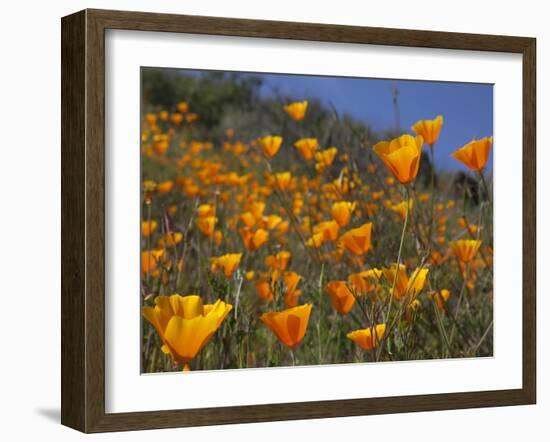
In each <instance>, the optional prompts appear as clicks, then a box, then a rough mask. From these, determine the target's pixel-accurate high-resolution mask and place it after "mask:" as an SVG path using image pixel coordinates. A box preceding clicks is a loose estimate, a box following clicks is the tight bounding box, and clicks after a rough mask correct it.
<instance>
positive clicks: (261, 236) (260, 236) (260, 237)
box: [239, 227, 269, 252]
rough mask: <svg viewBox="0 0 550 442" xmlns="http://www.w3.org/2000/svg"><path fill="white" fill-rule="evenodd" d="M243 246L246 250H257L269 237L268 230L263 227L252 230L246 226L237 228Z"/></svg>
mask: <svg viewBox="0 0 550 442" xmlns="http://www.w3.org/2000/svg"><path fill="white" fill-rule="evenodd" d="M239 233H240V235H241V238H242V240H243V243H244V246H245V247H246V249H247V250H248V251H251V252H253V251H255V250H258V249H259V248H260V247H261V246H263V245H264V244H265V243H266V242H267V240H268V239H269V232H268V231H267V230H264V229H258V230H256V231H253V230H252V229H250V228H248V227H243V228H242V229H241V230H239Z"/></svg>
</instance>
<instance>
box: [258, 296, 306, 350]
mask: <svg viewBox="0 0 550 442" xmlns="http://www.w3.org/2000/svg"><path fill="white" fill-rule="evenodd" d="M311 307H312V306H311V304H304V305H300V306H298V307H292V308H289V309H286V310H283V311H281V312H268V313H264V314H263V315H262V316H260V319H261V320H262V322H263V323H264V324H265V325H266V326H267V327H269V329H270V330H271V331H272V332H273V333H274V334H275V336H277V338H278V339H279V341H281V342H282V343H283V344H284V345H286V346H287V347H290V348H294V347H296V346H297V345H298V344H299V343H300V342H301V341H302V339H303V338H304V336H305V334H306V330H307V324H308V322H309V315H310V313H311Z"/></svg>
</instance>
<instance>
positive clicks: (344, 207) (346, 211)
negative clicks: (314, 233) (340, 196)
mask: <svg viewBox="0 0 550 442" xmlns="http://www.w3.org/2000/svg"><path fill="white" fill-rule="evenodd" d="M355 207H356V203H350V202H347V201H339V202H336V203H334V204H333V205H332V208H331V209H330V213H331V215H332V218H333V219H334V220H335V221H336V222H337V223H338V224H339V225H340V227H346V226H347V225H348V224H349V222H350V220H351V214H352V213H353V211H354V210H355Z"/></svg>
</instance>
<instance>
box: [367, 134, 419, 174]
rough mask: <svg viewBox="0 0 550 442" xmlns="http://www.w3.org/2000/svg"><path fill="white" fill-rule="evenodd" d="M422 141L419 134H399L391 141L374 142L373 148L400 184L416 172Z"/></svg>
mask: <svg viewBox="0 0 550 442" xmlns="http://www.w3.org/2000/svg"><path fill="white" fill-rule="evenodd" d="M422 143H423V138H422V137H421V136H420V135H417V136H416V137H413V136H411V135H401V136H400V137H398V138H394V139H393V140H391V141H381V142H379V143H376V144H375V145H374V147H373V149H374V151H375V152H376V154H377V155H378V156H379V157H380V159H381V160H382V161H383V162H384V164H385V165H386V167H387V168H388V169H389V171H390V172H391V173H392V174H393V176H395V178H396V179H397V180H398V181H399V182H400V183H401V184H408V183H410V182H411V181H413V180H414V179H415V178H416V175H417V174H418V167H419V165H420V155H421V154H422Z"/></svg>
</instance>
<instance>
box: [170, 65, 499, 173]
mask: <svg viewBox="0 0 550 442" xmlns="http://www.w3.org/2000/svg"><path fill="white" fill-rule="evenodd" d="M180 72H181V73H182V74H183V75H200V73H201V71H194V70H182V71H180ZM243 75H254V76H257V77H260V78H261V79H262V80H263V83H262V86H261V90H260V93H261V94H262V95H263V96H270V95H273V94H280V95H284V96H288V97H290V98H291V99H292V100H293V101H301V100H308V99H309V100H310V99H313V98H318V99H320V100H321V102H323V103H324V104H326V105H327V107H328V106H329V103H332V105H334V107H335V108H336V110H337V111H338V113H339V114H340V115H344V114H349V115H351V116H353V117H354V118H355V119H357V120H359V121H362V122H365V123H367V124H368V125H369V126H370V127H371V128H372V129H373V130H374V131H376V132H378V133H380V134H381V135H383V134H384V133H385V132H386V131H388V130H390V129H394V127H395V116H394V107H393V102H392V86H393V87H396V88H397V89H398V91H399V96H398V100H399V112H400V128H401V130H402V131H403V132H404V133H405V132H408V133H412V132H411V129H410V127H411V126H412V125H413V124H414V123H415V122H416V121H418V120H425V119H432V118H435V117H436V116H437V115H443V119H444V123H443V129H442V130H441V134H440V137H439V140H438V142H437V143H436V146H435V159H436V167H437V168H438V169H446V170H466V168H465V167H464V166H463V165H462V164H461V163H459V162H458V161H456V160H455V159H453V158H451V157H450V154H451V153H452V152H453V151H454V150H456V149H457V148H459V147H462V146H463V145H464V144H466V143H468V142H470V141H472V139H474V138H483V137H486V136H491V135H493V85H492V84H479V83H456V82H442V81H413V80H387V79H376V78H349V77H328V76H327V77H325V76H315V75H287V74H262V73H253V74H252V73H251V74H248V73H243ZM492 163H493V153H492V150H491V155H490V158H489V162H488V164H487V169H489V170H491V169H492Z"/></svg>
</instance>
